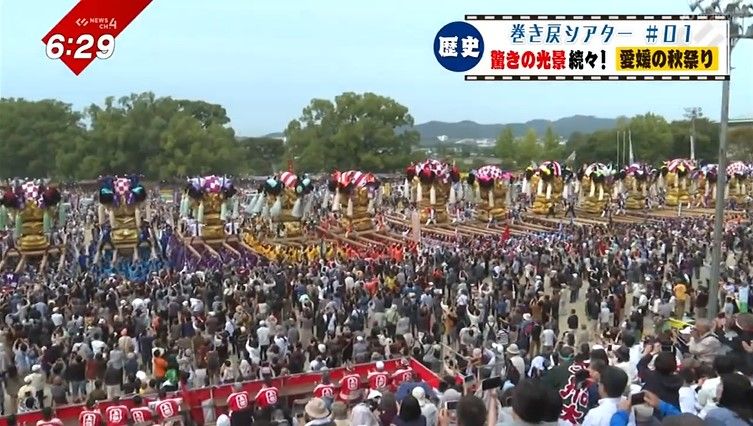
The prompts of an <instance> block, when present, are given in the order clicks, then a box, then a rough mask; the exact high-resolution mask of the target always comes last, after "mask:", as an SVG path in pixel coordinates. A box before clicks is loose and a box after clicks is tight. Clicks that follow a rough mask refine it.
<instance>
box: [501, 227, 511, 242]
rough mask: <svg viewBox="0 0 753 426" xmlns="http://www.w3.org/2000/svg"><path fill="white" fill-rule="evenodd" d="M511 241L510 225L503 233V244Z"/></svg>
mask: <svg viewBox="0 0 753 426" xmlns="http://www.w3.org/2000/svg"><path fill="white" fill-rule="evenodd" d="M509 239H510V225H505V229H504V230H503V231H502V242H505V241H507V240H509Z"/></svg>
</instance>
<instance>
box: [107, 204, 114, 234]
mask: <svg viewBox="0 0 753 426" xmlns="http://www.w3.org/2000/svg"><path fill="white" fill-rule="evenodd" d="M107 213H108V214H109V218H110V228H113V229H115V210H113V209H112V208H109V209H107Z"/></svg>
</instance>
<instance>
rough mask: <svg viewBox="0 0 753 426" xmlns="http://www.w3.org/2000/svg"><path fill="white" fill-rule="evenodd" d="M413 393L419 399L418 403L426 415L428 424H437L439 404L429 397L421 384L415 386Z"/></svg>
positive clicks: (428, 425) (430, 425)
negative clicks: (435, 403)
mask: <svg viewBox="0 0 753 426" xmlns="http://www.w3.org/2000/svg"><path fill="white" fill-rule="evenodd" d="M411 395H413V397H414V398H416V400H418V405H419V406H420V407H421V414H422V415H423V416H424V417H426V426H436V424H437V417H438V414H439V410H437V406H436V405H434V403H433V402H432V401H431V400H429V398H427V396H426V391H425V390H424V388H422V387H420V386H419V387H415V388H413V390H412V391H411Z"/></svg>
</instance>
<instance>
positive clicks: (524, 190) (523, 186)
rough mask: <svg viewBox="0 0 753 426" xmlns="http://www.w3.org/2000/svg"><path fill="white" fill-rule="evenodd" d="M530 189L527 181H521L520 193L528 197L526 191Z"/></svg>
mask: <svg viewBox="0 0 753 426" xmlns="http://www.w3.org/2000/svg"><path fill="white" fill-rule="evenodd" d="M530 188H531V182H529V181H528V179H523V185H522V187H521V188H520V191H521V192H522V193H524V194H526V195H528V191H529V190H530Z"/></svg>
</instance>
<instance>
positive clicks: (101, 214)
mask: <svg viewBox="0 0 753 426" xmlns="http://www.w3.org/2000/svg"><path fill="white" fill-rule="evenodd" d="M97 221H99V226H102V225H104V223H105V206H104V204H100V205H99V207H97Z"/></svg>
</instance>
